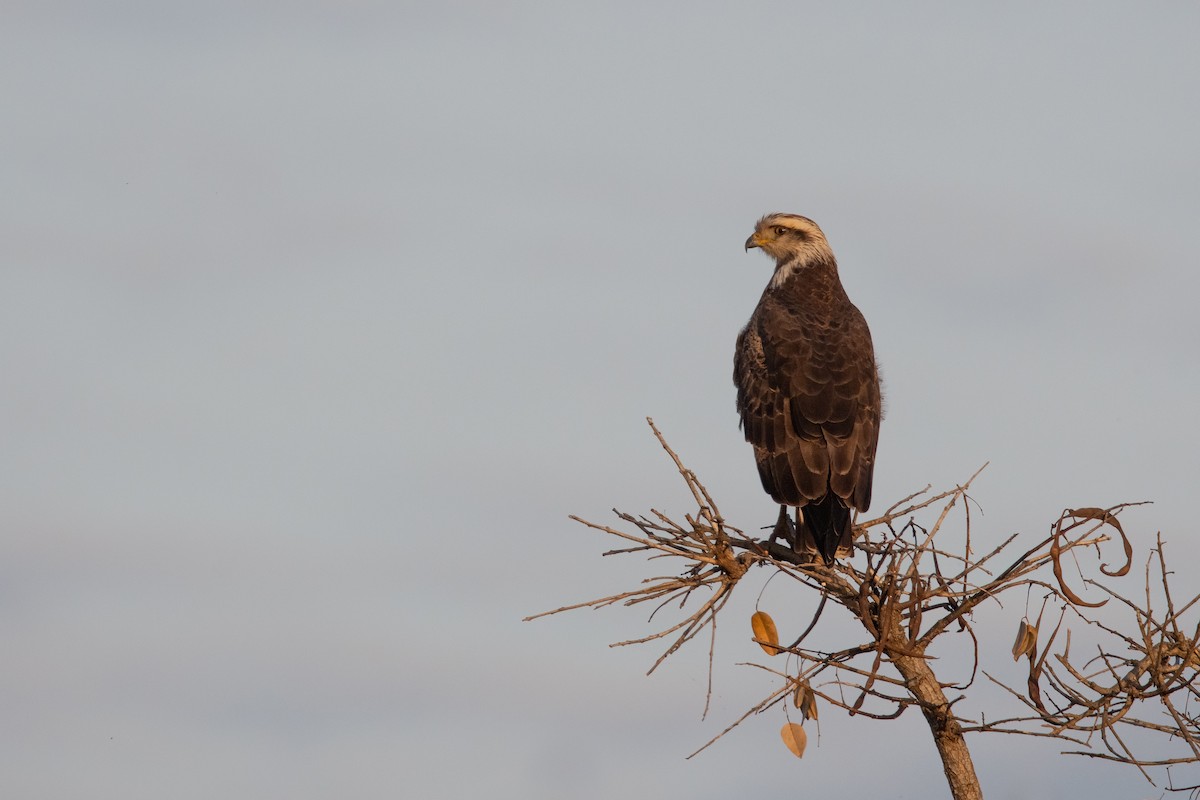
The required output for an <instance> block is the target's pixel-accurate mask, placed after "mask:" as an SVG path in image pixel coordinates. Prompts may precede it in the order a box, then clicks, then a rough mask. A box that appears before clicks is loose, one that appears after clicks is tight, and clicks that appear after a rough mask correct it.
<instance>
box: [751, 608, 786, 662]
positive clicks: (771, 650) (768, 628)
mask: <svg viewBox="0 0 1200 800" xmlns="http://www.w3.org/2000/svg"><path fill="white" fill-rule="evenodd" d="M750 628H751V629H752V630H753V631H754V638H755V639H757V640H758V646H759V647H761V648H762V649H763V652H765V653H766V654H767V655H769V656H777V655H779V654H780V653H782V652H783V648H781V647H780V646H779V631H777V630H776V629H775V620H773V619H771V615H770V614H768V613H767V612H765V611H755V612H754V616H752V617H750Z"/></svg>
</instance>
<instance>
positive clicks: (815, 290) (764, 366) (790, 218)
mask: <svg viewBox="0 0 1200 800" xmlns="http://www.w3.org/2000/svg"><path fill="white" fill-rule="evenodd" d="M754 247H757V248H761V249H762V250H763V251H764V252H765V253H767V254H768V255H770V256H772V257H773V258H775V262H776V263H775V274H774V275H773V276H772V278H771V282H770V283H769V284H768V285H767V288H766V290H765V291H763V295H762V298H761V299H760V300H759V301H758V307H757V308H755V309H754V314H753V315H752V316H751V317H750V322H749V323H747V325H746V327H745V328H744V329H743V330H742V332H741V333H740V334H738V339H737V351H736V352H735V353H734V359H733V381H734V383H735V384H737V409H738V414H739V415H740V416H741V423H742V431H743V433H744V434H745V436H746V441H748V442H750V444H752V445H753V446H754V457H755V460H756V461H757V462H758V474H759V477H760V478H761V479H762V485H763V488H764V489H765V490H766V491H767V494H769V495H771V497H772V498H774V500H775V501H776V502H777V503H780V504H781V505H782V506H795V507H797V508H799V509H801V511H800V513H799V514H797V523H798V531H799V542H793V545H794V546H797V545H798V547H799V549H800V550H802V551H808V552H817V553H820V554H821V556H822V558H824V560H825V561H826V563H831V562H832V561H833V559H834V557H835V556H836V555H847V554H849V553H850V552H851V549H852V541H853V535H852V532H851V522H850V514H851V509H857V510H859V511H866V510H867V507H868V506H870V504H871V477H872V473H873V471H874V468H875V446H876V444H877V443H878V441H879V420H880V417H881V414H882V406H881V400H880V391H879V370H878V368H877V366H876V364H875V351H874V347H873V346H872V344H871V332H870V330H869V329H868V328H867V322H866V320H865V319H863V315H862V313H860V312H859V310H858V309H857V308H855V306H854V304H853V303H851V302H850V298H849V297H847V296H846V292H845V290H844V289H843V288H842V282H841V280H840V279H839V278H838V273H837V261H836V259H835V258H834V256H833V251H832V250H830V248H829V243H828V242H827V241H826V240H825V235H824V234H823V233H822V232H821V229H820V228H819V227H817V224H816V223H815V222H813V221H812V220H810V219H808V218H807V217H801V216H797V215H795V214H768V215H767V216H765V217H763V218H762V219H760V220H759V221H758V225H757V226H755V229H754V233H753V234H752V235H751V236H750V238H749V239H747V240H746V249H747V250H749V249H750V248H754ZM783 511H784V510H783V509H781V514H780V525H781V526H784V525H787V518H786V515H785V514H784V513H783ZM788 527H790V526H788ZM776 532H777V533H779V532H781V531H780V528H779V527H777V529H776Z"/></svg>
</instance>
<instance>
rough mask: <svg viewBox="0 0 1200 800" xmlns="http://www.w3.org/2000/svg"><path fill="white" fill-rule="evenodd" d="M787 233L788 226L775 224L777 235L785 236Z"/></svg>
mask: <svg viewBox="0 0 1200 800" xmlns="http://www.w3.org/2000/svg"><path fill="white" fill-rule="evenodd" d="M785 233H787V228H785V227H783V226H782V225H776V226H775V235H776V236H783V235H784V234H785Z"/></svg>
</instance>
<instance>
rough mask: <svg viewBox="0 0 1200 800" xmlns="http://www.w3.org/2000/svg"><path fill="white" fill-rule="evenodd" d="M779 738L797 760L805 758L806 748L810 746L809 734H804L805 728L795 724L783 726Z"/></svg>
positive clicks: (790, 723)
mask: <svg viewBox="0 0 1200 800" xmlns="http://www.w3.org/2000/svg"><path fill="white" fill-rule="evenodd" d="M779 736H780V737H781V738H782V739H783V743H784V744H786V745H787V749H788V750H791V751H792V753H793V754H794V755H795V756H796V758H804V747H805V745H807V744H808V734H807V733H805V732H804V728H802V727H800V726H799V725H797V724H796V723H794V722H789V723H788V724H786V725H784V726H783V730H781V731H780V732H779Z"/></svg>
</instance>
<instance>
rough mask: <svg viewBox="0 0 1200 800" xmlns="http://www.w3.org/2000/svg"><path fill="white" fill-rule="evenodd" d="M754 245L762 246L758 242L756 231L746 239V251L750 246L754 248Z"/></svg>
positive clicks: (748, 250)
mask: <svg viewBox="0 0 1200 800" xmlns="http://www.w3.org/2000/svg"><path fill="white" fill-rule="evenodd" d="M754 247H762V244H760V243H759V241H758V231H755V232H754V233H752V234H750V238H749V239H747V240H746V252H747V253H749V252H750V250H751V248H754Z"/></svg>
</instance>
